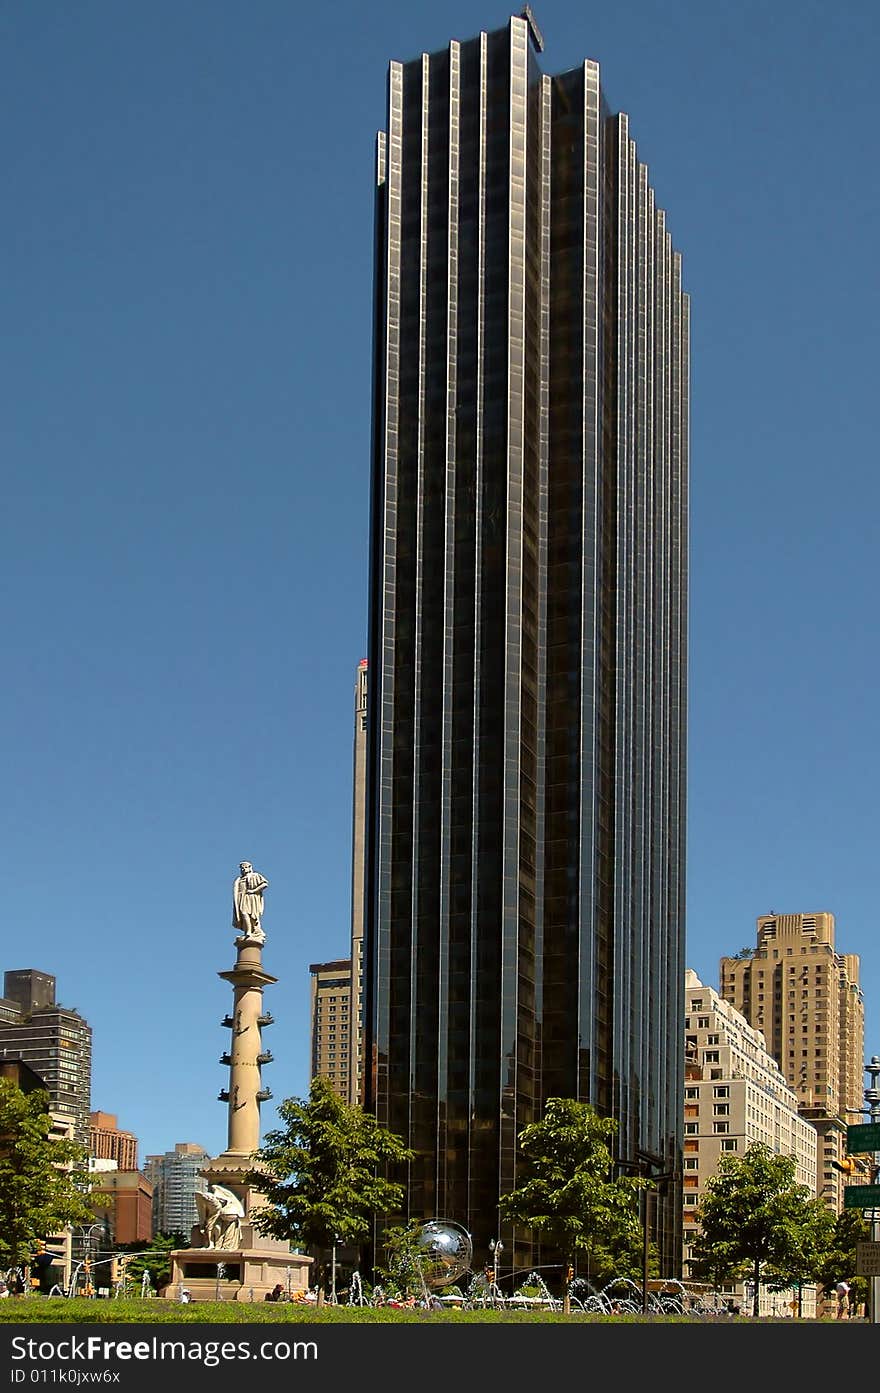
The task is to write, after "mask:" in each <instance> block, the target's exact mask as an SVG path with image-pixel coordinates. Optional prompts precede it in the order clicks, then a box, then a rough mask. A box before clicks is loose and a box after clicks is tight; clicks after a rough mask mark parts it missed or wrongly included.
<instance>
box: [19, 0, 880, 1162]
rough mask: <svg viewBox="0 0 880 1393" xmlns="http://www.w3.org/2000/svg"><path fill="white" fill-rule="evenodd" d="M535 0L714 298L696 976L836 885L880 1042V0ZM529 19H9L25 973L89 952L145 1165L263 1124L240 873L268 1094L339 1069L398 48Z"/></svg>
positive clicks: (40, 13) (208, 14) (697, 308)
mask: <svg viewBox="0 0 880 1393" xmlns="http://www.w3.org/2000/svg"><path fill="white" fill-rule="evenodd" d="M533 8H534V10H535V14H536V17H537V20H538V23H539V24H540V25H541V28H542V29H543V31H544V35H545V38H546V51H545V70H546V71H560V70H562V69H565V68H570V67H574V66H576V65H577V64H579V63H580V62H581V60H582V59H583V58H586V57H590V58H595V59H598V61H599V62H600V63H601V65H602V70H603V80H604V83H605V88H606V92H607V95H608V99H609V101H610V103H611V104H612V105H613V106H614V107H616V108H618V109H621V110H624V111H627V112H628V113H629V114H630V117H631V121H632V128H633V132H634V134H635V137H636V140H637V142H638V147H639V153H640V157H641V158H642V159H643V160H645V161H647V163H648V165H649V166H650V171H651V178H652V181H653V184H654V186H655V188H656V190H657V195H658V199H659V201H660V203H661V204H662V205H663V206H665V208H666V209H667V213H668V220H669V225H670V227H671V229H672V234H673V237H674V239H675V243H676V245H677V246H678V247H679V248H680V249H681V250H682V252H683V255H684V277H685V284H686V287H687V289H688V290H689V291H690V293H691V296H692V304H693V368H692V403H693V405H692V466H691V481H692V513H691V657H690V662H691V667H690V672H691V683H690V756H689V758H690V769H689V857H688V953H687V957H688V962H689V965H690V966H692V967H693V968H695V969H696V970H697V972H699V974H700V975H701V977H702V978H703V980H704V981H707V982H709V983H710V984H712V985H716V986H717V980H718V959H719V957H720V956H721V955H722V954H723V953H726V952H736V951H737V950H739V949H740V948H741V947H743V946H744V945H746V944H751V943H753V942H754V934H755V919H756V917H757V916H758V915H759V914H762V913H766V912H768V911H769V910H771V909H774V910H776V911H777V912H780V913H782V912H785V911H812V910H820V909H824V910H830V911H832V912H833V913H834V914H835V915H836V918H837V942H838V947H839V949H841V950H844V951H848V952H855V953H859V954H860V955H861V965H862V979H863V985H864V990H865V996H866V1001H867V1016H868V1029H867V1047H868V1052H869V1053H871V1052H874V1051H880V1021H878V1003H880V939H878V933H877V906H878V893H877V867H878V855H877V790H878V773H880V768H878V743H877V733H876V724H877V717H876V710H877V694H878V687H880V671H878V636H877V601H876V591H877V583H876V575H875V572H876V565H877V551H878V535H877V534H878V523H877V516H878V508H880V484H878V470H877V462H878V461H877V439H876V404H877V399H878V388H877V371H878V363H877V324H878V322H880V303H878V299H880V297H878V271H877V249H878V247H880V207H878V180H877V176H876V169H875V155H876V150H877V148H878V145H880V131H878V102H877V95H876V93H877V88H876V74H877V71H878V61H880V18H878V16H880V9H878V7H877V5H876V4H875V3H873V0H843V3H838V4H835V5H833V6H828V5H825V4H819V3H817V2H816V0H785V3H779V0H777V2H776V3H758V2H757V0H743V2H742V3H738V4H737V5H733V6H730V5H721V4H706V3H704V0H700V3H689V2H686V0H681V3H676V0H664V3H653V2H651V3H649V2H648V0H632V3H614V4H595V5H585V4H574V3H562V2H561V0H535V5H534V7H533ZM516 9H517V7H516V6H513V7H512V11H513V12H516ZM510 13H511V10H510V9H508V7H507V6H505V5H502V4H499V3H496V0H486V3H483V4H479V5H478V4H474V3H467V4H465V3H457V2H453V3H447V4H445V5H427V4H420V3H406V4H404V3H402V0H401V2H398V0H394V3H392V2H391V0H376V2H375V3H372V4H369V5H366V4H354V3H351V0H337V3H335V4H332V5H301V4H298V3H294V0H256V2H255V3H248V4H245V3H232V2H231V0H149V3H139V4H137V3H134V4H132V3H129V4H122V5H121V4H119V3H118V0H77V3H76V4H75V5H71V4H69V3H66V0H42V2H41V3H39V4H33V3H27V0H18V2H17V3H16V0H5V3H3V4H2V5H0V55H2V56H0V144H2V155H0V160H2V168H3V175H4V177H3V182H4V190H3V194H4V197H3V202H4V213H3V217H2V220H0V248H2V250H0V258H2V267H3V274H2V277H0V315H2V325H3V333H2V341H0V355H2V363H0V375H2V383H3V391H2V395H3V410H2V412H0V458H2V472H3V481H4V495H5V497H4V502H5V505H6V506H5V508H4V519H5V522H4V538H3V548H2V560H0V566H2V572H3V575H2V584H3V591H2V593H3V596H4V608H5V616H6V641H5V662H4V664H3V667H4V680H3V682H2V684H0V722H2V727H0V728H2V732H3V735H2V748H3V761H2V772H3V787H4V797H3V805H2V806H3V823H2V845H3V848H4V856H5V862H6V884H7V894H6V897H5V904H4V908H3V915H2V923H3V929H2V945H3V947H2V955H0V968H19V967H27V966H33V967H36V968H39V969H41V970H43V971H47V972H52V973H54V974H55V975H56V976H57V979H58V992H59V998H60V1000H62V1001H63V1002H64V1003H65V1004H68V1005H73V1006H76V1007H77V1008H78V1009H79V1010H80V1011H81V1012H82V1013H83V1014H84V1015H85V1016H86V1017H87V1018H88V1020H89V1021H90V1022H91V1024H92V1026H93V1028H94V1071H93V1095H92V1097H93V1106H94V1107H96V1108H101V1109H104V1110H106V1111H109V1112H116V1113H117V1114H118V1115H119V1121H120V1125H122V1126H124V1127H127V1128H129V1129H131V1130H133V1131H134V1132H136V1133H137V1135H138V1136H139V1138H140V1142H141V1156H142V1157H143V1155H145V1154H146V1153H148V1152H156V1151H163V1150H165V1149H167V1148H169V1147H171V1146H173V1144H174V1143H175V1142H177V1141H196V1142H200V1143H201V1144H202V1145H203V1146H205V1147H206V1148H207V1149H208V1150H209V1151H211V1152H212V1153H216V1152H218V1151H220V1150H222V1149H223V1146H224V1144H225V1140H226V1110H225V1108H224V1107H223V1106H222V1105H221V1104H220V1103H219V1102H218V1101H217V1093H218V1090H219V1089H220V1088H221V1087H222V1086H223V1085H224V1084H225V1082H226V1077H225V1074H226V1071H225V1070H224V1069H223V1068H222V1067H221V1065H220V1064H219V1056H220V1053H221V1052H222V1050H223V1049H224V1048H225V1047H226V1044H227V1034H226V1032H225V1031H224V1030H223V1029H222V1028H221V1026H220V1020H221V1018H222V1016H223V1015H224V1014H225V1012H226V1010H227V1008H228V1006H229V1004H230V994H229V988H228V987H227V985H226V983H224V982H222V981H221V980H220V979H219V978H218V976H217V973H218V971H220V970H222V969H225V968H228V967H229V966H231V964H232V960H233V956H234V949H233V943H232V940H233V937H234V932H233V930H232V927H231V922H230V893H231V884H232V880H233V878H234V876H235V875H236V873H237V868H238V863H239V861H240V860H242V859H249V860H251V861H253V863H254V865H255V866H256V867H257V869H258V870H260V871H262V872H263V873H264V874H265V875H266V876H267V877H268V879H269V882H270V888H269V891H268V892H267V896H266V913H265V921H264V927H265V928H266V931H267V935H268V942H267V945H266V950H265V955H264V956H265V961H266V965H267V967H268V968H269V970H270V971H272V972H274V973H275V974H276V975H277V976H278V978H279V979H280V980H279V984H278V985H277V986H276V987H273V988H271V989H270V990H269V992H268V993H267V1004H268V1005H269V1006H270V1007H271V1010H272V1012H273V1014H274V1015H275V1017H276V1021H277V1024H276V1025H275V1026H274V1027H273V1028H272V1030H271V1031H270V1032H269V1033H268V1034H267V1043H268V1044H269V1045H270V1046H271V1048H272V1049H273V1050H274V1053H275V1058H276V1062H275V1064H274V1065H273V1066H272V1067H271V1068H270V1069H268V1070H267V1071H266V1080H267V1082H268V1083H269V1085H270V1086H271V1088H272V1089H273V1091H274V1095H275V1101H278V1100H280V1099H281V1098H283V1097H284V1096H286V1095H290V1094H303V1093H305V1092H306V1091H307V1088H308V991H309V974H308V965H309V963H310V962H313V961H315V960H320V959H324V958H331V957H336V956H340V955H344V954H345V953H346V952H347V948H348V933H349V914H350V869H351V825H350V824H351V780H352V767H351V754H352V692H353V685H354V676H355V669H356V666H357V663H358V661H359V659H360V658H361V657H362V656H363V655H364V652H365V645H366V580H367V519H368V483H369V411H370V332H371V252H372V218H373V211H372V194H373V188H372V180H373V142H374V135H375V131H376V130H377V129H378V128H379V127H380V126H381V125H382V124H383V123H384V94H385V75H386V69H387V64H388V61H389V60H390V59H392V58H399V59H408V58H412V57H414V56H416V55H417V54H418V53H420V52H422V51H423V50H424V51H430V50H433V49H436V48H439V47H443V46H444V45H445V44H446V43H447V42H448V40H449V39H450V38H453V37H455V38H460V39H466V38H469V37H471V36H472V35H473V34H475V33H476V32H478V31H479V30H480V29H481V28H482V29H492V28H496V27H498V26H500V25H502V24H504V23H505V22H506V20H507V18H508V15H509V14H510ZM274 1122H275V1113H274V1104H268V1105H267V1106H266V1108H265V1110H264V1126H266V1127H269V1126H272V1125H274Z"/></svg>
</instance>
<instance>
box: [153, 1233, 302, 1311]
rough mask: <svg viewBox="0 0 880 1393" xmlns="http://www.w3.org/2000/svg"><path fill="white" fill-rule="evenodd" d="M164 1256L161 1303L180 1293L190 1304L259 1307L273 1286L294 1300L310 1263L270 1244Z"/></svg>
mask: <svg viewBox="0 0 880 1393" xmlns="http://www.w3.org/2000/svg"><path fill="white" fill-rule="evenodd" d="M248 1227H250V1226H249V1225H248ZM263 1243H265V1244H266V1246H265V1247H263V1246H262V1244H263ZM170 1256H171V1280H170V1282H169V1283H168V1285H167V1286H166V1287H163V1288H162V1290H161V1291H160V1293H159V1295H160V1296H161V1297H163V1298H164V1299H165V1300H166V1301H179V1300H180V1294H181V1292H182V1291H183V1289H184V1287H185V1288H186V1290H187V1291H188V1292H189V1294H190V1299H191V1300H192V1301H263V1300H264V1299H265V1296H266V1293H267V1292H270V1291H271V1290H272V1288H273V1287H275V1286H277V1285H278V1283H279V1282H280V1283H281V1286H282V1287H283V1288H284V1294H285V1296H287V1297H296V1296H298V1295H301V1294H302V1293H303V1292H305V1291H307V1290H308V1288H309V1280H310V1279H309V1271H310V1268H311V1266H312V1264H313V1262H314V1258H310V1257H307V1256H306V1254H305V1253H292V1252H291V1251H290V1247H289V1245H288V1244H285V1243H282V1242H280V1241H278V1240H272V1239H262V1240H261V1246H254V1247H247V1246H245V1247H241V1248H228V1249H227V1248H176V1249H175V1250H174V1251H173V1252H172V1253H171V1255H170Z"/></svg>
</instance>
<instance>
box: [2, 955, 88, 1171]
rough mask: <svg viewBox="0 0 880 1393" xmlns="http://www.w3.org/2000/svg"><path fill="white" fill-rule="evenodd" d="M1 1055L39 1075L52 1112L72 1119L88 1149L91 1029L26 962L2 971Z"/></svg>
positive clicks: (44, 974)
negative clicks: (13, 968) (59, 1001)
mask: <svg viewBox="0 0 880 1393" xmlns="http://www.w3.org/2000/svg"><path fill="white" fill-rule="evenodd" d="M0 1055H5V1056H6V1057H7V1058H18V1059H22V1060H24V1062H25V1063H26V1064H28V1065H30V1067H31V1069H33V1070H34V1072H35V1073H37V1074H39V1075H40V1077H41V1078H42V1079H43V1081H44V1083H45V1085H46V1088H47V1089H48V1091H49V1099H50V1106H51V1109H52V1111H53V1112H54V1113H58V1114H59V1115H60V1116H61V1117H68V1118H70V1119H71V1122H72V1124H73V1134H72V1135H73V1139H74V1141H76V1142H77V1143H78V1145H80V1146H82V1147H83V1148H85V1149H86V1150H88V1145H89V1110H90V1108H91V1094H92V1028H91V1026H90V1025H89V1023H88V1021H86V1020H84V1019H83V1017H82V1016H81V1015H80V1014H79V1012H78V1011H77V1010H75V1009H74V1008H73V1007H69V1006H60V1005H59V1004H58V1003H57V1002H56V1000H55V978H54V977H53V976H52V975H51V974H50V973H47V972H37V971H36V970H35V969H34V968H32V967H28V968H21V969H17V970H15V971H12V972H5V973H4V974H3V997H2V999H0Z"/></svg>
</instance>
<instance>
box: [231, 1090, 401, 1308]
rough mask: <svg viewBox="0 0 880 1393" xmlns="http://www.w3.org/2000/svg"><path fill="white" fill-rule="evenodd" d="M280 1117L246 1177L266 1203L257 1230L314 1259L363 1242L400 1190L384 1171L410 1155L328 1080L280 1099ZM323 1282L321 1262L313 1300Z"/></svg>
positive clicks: (395, 1201)
mask: <svg viewBox="0 0 880 1393" xmlns="http://www.w3.org/2000/svg"><path fill="white" fill-rule="evenodd" d="M278 1114H279V1117H280V1118H281V1120H282V1122H283V1123H284V1124H285V1126H284V1128H283V1129H281V1128H279V1129H276V1130H275V1131H271V1132H268V1133H267V1134H266V1137H265V1142H264V1145H263V1146H262V1147H261V1148H260V1150H259V1151H257V1153H256V1156H255V1161H256V1165H255V1169H254V1170H253V1172H252V1173H251V1175H250V1177H249V1180H250V1183H251V1184H253V1185H254V1187H255V1188H256V1189H257V1190H259V1191H260V1193H261V1194H262V1196H263V1197H264V1198H265V1201H266V1203H265V1205H264V1206H263V1208H261V1209H260V1210H259V1211H258V1212H257V1213H256V1214H255V1216H254V1223H255V1225H256V1227H257V1228H258V1229H259V1231H260V1232H261V1233H264V1234H269V1235H271V1236H272V1237H273V1238H282V1239H288V1240H289V1241H291V1242H294V1243H297V1244H299V1245H301V1246H302V1247H304V1248H305V1249H306V1250H307V1251H308V1250H311V1251H312V1252H313V1254H315V1255H319V1254H321V1253H323V1251H324V1250H326V1249H327V1248H330V1247H332V1246H333V1245H334V1244H336V1243H351V1244H354V1245H358V1244H360V1243H362V1242H363V1241H364V1240H365V1239H366V1238H367V1237H368V1236H369V1234H370V1229H371V1225H372V1221H373V1219H374V1217H375V1215H376V1214H379V1213H385V1212H388V1211H393V1210H395V1209H397V1208H399V1206H400V1204H401V1202H402V1200H403V1193H404V1187H403V1185H402V1184H399V1183H397V1182H395V1181H392V1180H389V1179H387V1177H386V1175H385V1173H384V1172H386V1170H387V1169H388V1168H389V1167H393V1166H396V1165H401V1164H403V1163H405V1162H407V1161H410V1160H411V1159H412V1157H413V1153H412V1152H411V1151H409V1150H408V1149H407V1147H406V1146H405V1145H404V1143H403V1142H402V1141H401V1139H400V1137H398V1136H396V1135H395V1134H394V1133H393V1132H389V1131H388V1130H387V1128H385V1127H382V1126H380V1124H379V1123H378V1122H377V1120H376V1118H375V1117H373V1116H372V1115H371V1114H370V1113H367V1112H365V1111H364V1109H363V1108H361V1107H357V1106H355V1105H352V1104H349V1103H346V1102H344V1101H343V1100H342V1099H341V1098H340V1097H339V1095H338V1094H337V1093H336V1092H335V1091H334V1089H333V1087H332V1086H331V1084H330V1083H328V1081H327V1080H326V1079H322V1078H315V1079H313V1080H312V1083H311V1087H310V1090H309V1097H308V1099H303V1098H286V1099H285V1100H284V1102H283V1103H281V1105H280V1106H279V1108H278ZM323 1282H324V1272H323V1263H322V1269H321V1275H320V1281H319V1290H318V1300H319V1301H320V1300H321V1299H322V1292H323Z"/></svg>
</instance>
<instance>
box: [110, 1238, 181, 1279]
mask: <svg viewBox="0 0 880 1393" xmlns="http://www.w3.org/2000/svg"><path fill="white" fill-rule="evenodd" d="M188 1247H189V1239H188V1238H187V1237H186V1235H185V1234H182V1233H157V1234H156V1235H155V1237H153V1238H150V1239H145V1238H142V1239H139V1240H138V1241H137V1242H134V1243H120V1244H119V1247H118V1250H117V1251H118V1252H120V1253H123V1254H125V1255H126V1256H125V1263H124V1267H125V1275H126V1278H127V1280H128V1281H129V1282H131V1283H134V1284H135V1285H137V1286H138V1287H139V1286H140V1284H141V1282H142V1281H143V1276H144V1273H145V1272H148V1273H149V1275H150V1285H151V1286H152V1287H153V1289H154V1291H159V1290H161V1288H162V1287H165V1286H167V1285H168V1283H169V1282H170V1281H171V1258H170V1256H169V1255H170V1253H171V1252H172V1251H173V1250H174V1249H175V1248H188Z"/></svg>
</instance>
